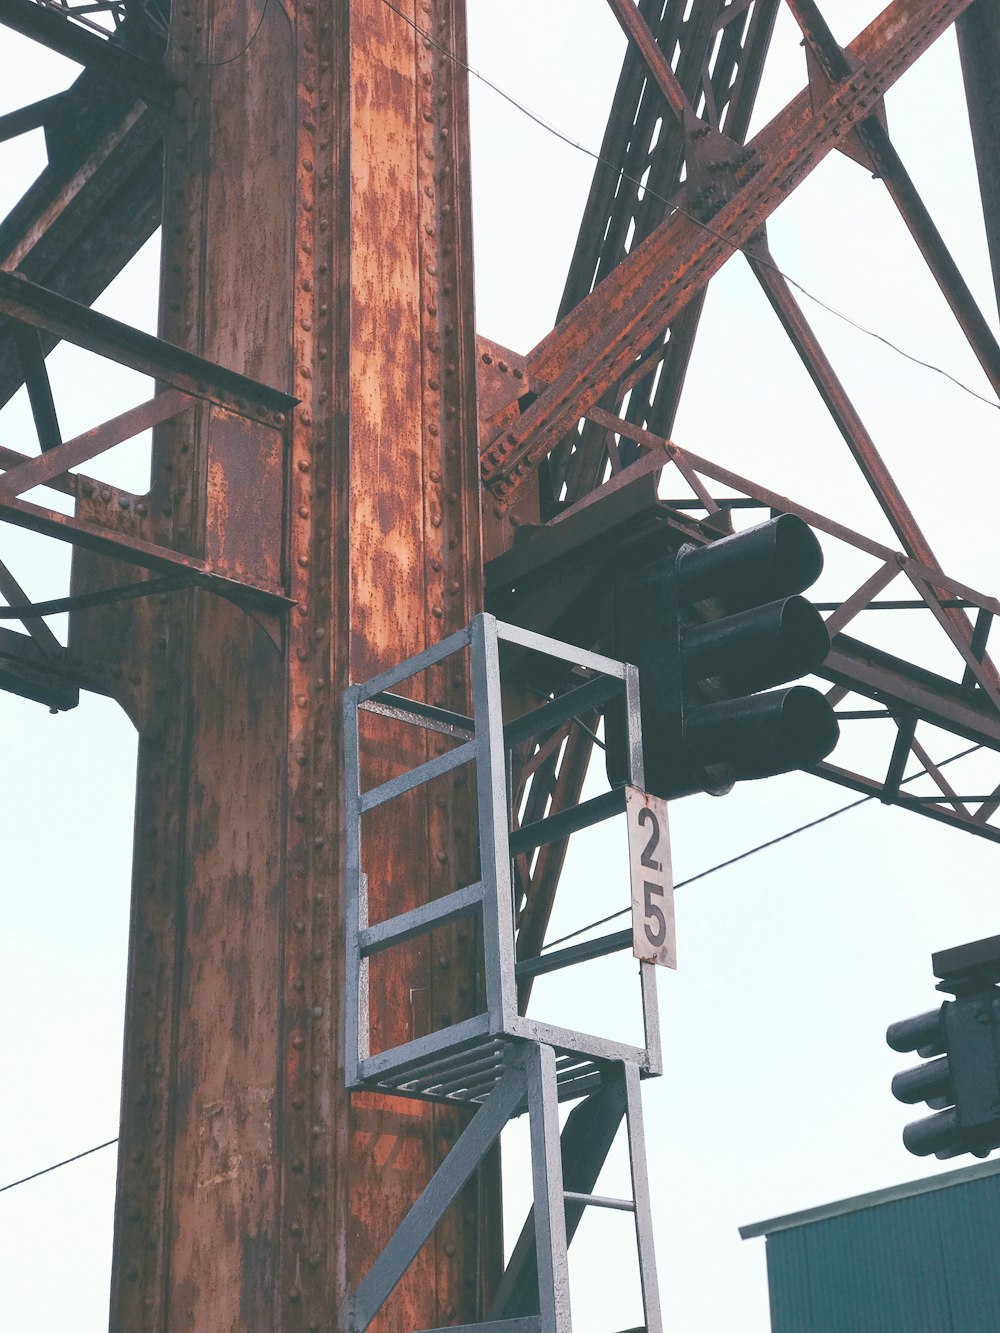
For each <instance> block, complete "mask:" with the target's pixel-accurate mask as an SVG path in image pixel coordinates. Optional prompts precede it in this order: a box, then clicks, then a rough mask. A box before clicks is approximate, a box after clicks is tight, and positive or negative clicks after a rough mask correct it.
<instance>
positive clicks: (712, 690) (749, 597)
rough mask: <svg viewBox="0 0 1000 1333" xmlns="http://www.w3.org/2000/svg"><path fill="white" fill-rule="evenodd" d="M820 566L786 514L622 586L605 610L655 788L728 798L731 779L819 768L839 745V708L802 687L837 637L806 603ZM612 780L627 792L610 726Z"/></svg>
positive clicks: (687, 549) (802, 531)
mask: <svg viewBox="0 0 1000 1333" xmlns="http://www.w3.org/2000/svg"><path fill="white" fill-rule="evenodd" d="M822 568H823V554H822V551H821V550H820V545H819V542H818V541H817V540H816V537H815V536H814V534H813V533H812V531H811V530H810V529H809V527H808V526H807V525H806V524H805V523H803V521H802V520H801V519H800V518H797V517H795V516H794V515H793V514H782V515H779V517H777V518H773V519H771V521H770V522H769V523H762V524H760V525H759V526H758V527H755V528H749V529H747V530H746V531H744V532H738V533H734V534H733V535H732V536H729V537H723V538H721V539H720V540H719V541H715V542H710V543H709V544H708V545H706V546H693V545H685V546H682V547H681V548H680V550H679V551H677V552H676V553H675V554H671V555H669V556H667V557H665V558H661V559H659V560H656V561H654V562H652V563H650V564H647V565H644V566H641V567H640V568H638V569H635V570H631V571H629V572H627V573H625V574H622V575H620V576H618V577H617V578H616V579H615V580H614V582H613V584H612V586H611V591H610V593H609V596H608V598H607V604H606V619H607V627H606V643H607V644H608V651H609V653H610V654H611V656H613V657H617V658H620V659H622V660H624V661H626V662H632V663H634V664H635V665H636V666H637V667H638V668H639V693H640V699H641V704H642V748H643V764H644V768H645V781H646V788H647V790H648V791H650V792H652V793H654V794H655V795H657V796H663V797H673V796H684V795H687V794H689V793H691V792H695V791H706V792H711V793H712V794H713V795H722V794H723V793H724V792H727V791H729V789H730V788H731V787H732V785H733V783H734V782H739V781H741V780H743V779H745V778H766V777H772V776H774V775H775V774H777V773H789V772H791V771H792V770H794V769H797V768H807V767H809V766H811V765H812V764H816V763H818V762H819V761H820V760H821V759H823V758H824V757H825V756H826V755H828V754H829V753H830V751H831V750H832V749H833V747H834V745H835V744H836V743H837V737H838V734H839V729H838V727H837V721H836V718H835V717H834V714H833V709H832V708H831V707H830V705H829V704H828V703H827V701H826V699H825V698H824V697H823V696H822V695H821V694H820V693H819V691H817V690H813V689H809V688H807V687H806V686H802V685H792V686H791V687H790V688H788V689H784V690H774V691H770V692H768V693H765V694H759V693H757V691H759V690H763V689H766V687H767V686H770V685H778V684H782V683H784V682H786V681H794V680H797V679H798V678H799V677H800V676H804V675H807V674H808V673H809V672H811V671H814V670H816V668H817V667H819V665H820V664H821V663H822V661H823V659H824V658H825V657H826V655H827V652H828V651H829V647H830V638H829V635H828V634H827V630H826V626H825V625H824V623H823V619H822V617H821V616H820V614H819V612H818V611H817V610H816V608H815V607H814V606H813V605H812V603H811V602H808V601H807V600H806V599H805V598H804V597H799V596H796V595H794V594H797V593H800V592H802V590H803V589H805V588H808V587H809V586H810V585H811V584H812V583H814V582H815V581H816V579H817V578H818V577H819V574H820V571H821V570H822ZM605 729H606V739H607V761H608V776H609V778H610V780H611V782H612V784H617V783H620V782H622V781H624V778H625V755H624V725H623V719H622V717H621V714H620V712H619V713H616V712H615V711H614V710H609V713H608V715H607V717H606V722H605Z"/></svg>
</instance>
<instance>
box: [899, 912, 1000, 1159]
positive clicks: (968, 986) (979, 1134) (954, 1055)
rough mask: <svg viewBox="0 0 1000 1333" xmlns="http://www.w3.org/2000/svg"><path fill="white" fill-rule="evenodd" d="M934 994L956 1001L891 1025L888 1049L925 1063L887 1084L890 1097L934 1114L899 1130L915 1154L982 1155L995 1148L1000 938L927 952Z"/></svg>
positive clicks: (999, 1105)
mask: <svg viewBox="0 0 1000 1333" xmlns="http://www.w3.org/2000/svg"><path fill="white" fill-rule="evenodd" d="M933 964H934V972H935V975H936V976H938V977H940V978H941V981H940V982H939V983H938V989H939V990H944V991H950V992H951V993H952V994H953V995H954V997H955V998H954V999H952V1000H945V1002H944V1003H943V1004H942V1005H941V1006H940V1008H938V1009H932V1010H930V1011H929V1012H928V1013H925V1014H918V1015H917V1016H916V1017H915V1018H904V1019H902V1020H901V1021H900V1022H898V1023H892V1024H890V1026H889V1029H888V1031H887V1032H886V1034H885V1036H886V1041H887V1042H888V1044H889V1045H890V1046H891V1047H892V1049H893V1050H894V1051H900V1052H903V1053H907V1052H910V1051H915V1052H916V1053H917V1055H919V1056H921V1057H922V1058H923V1059H924V1060H925V1061H926V1062H927V1063H925V1064H921V1065H916V1066H915V1067H913V1068H912V1069H904V1070H903V1071H902V1072H901V1073H899V1074H897V1075H896V1076H895V1077H894V1078H893V1080H892V1093H893V1096H894V1097H895V1098H896V1099H897V1100H898V1101H901V1102H906V1103H907V1104H908V1105H917V1104H918V1103H920V1102H925V1103H926V1104H927V1106H928V1107H929V1108H930V1109H931V1110H933V1111H935V1112H936V1114H934V1115H930V1116H925V1117H923V1119H921V1120H914V1121H911V1123H910V1124H908V1125H907V1126H906V1127H905V1129H904V1130H903V1144H904V1146H905V1147H906V1149H907V1150H908V1151H909V1152H911V1153H914V1154H915V1155H916V1156H918V1157H926V1156H929V1155H930V1154H931V1153H933V1154H934V1155H935V1156H936V1157H940V1158H948V1157H958V1156H961V1155H962V1154H963V1153H971V1154H972V1155H973V1156H975V1157H986V1156H987V1155H988V1154H989V1153H990V1152H992V1151H993V1149H994V1148H998V1147H1000V986H998V985H997V982H998V980H1000V935H998V936H993V937H992V938H990V939H986V940H976V941H974V942H973V943H972V944H964V945H961V946H960V947H959V948H956V949H947V950H944V951H943V952H941V953H936V954H934V955H933Z"/></svg>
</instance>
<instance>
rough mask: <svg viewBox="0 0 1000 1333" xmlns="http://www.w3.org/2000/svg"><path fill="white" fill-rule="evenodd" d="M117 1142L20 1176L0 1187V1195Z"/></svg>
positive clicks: (110, 1140)
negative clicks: (28, 1174) (18, 1178)
mask: <svg viewBox="0 0 1000 1333" xmlns="http://www.w3.org/2000/svg"><path fill="white" fill-rule="evenodd" d="M117 1142H118V1140H117V1138H114V1139H108V1141H107V1143H99V1144H98V1145H97V1146H96V1148H88V1149H87V1150H86V1152H78V1153H77V1154H76V1156H75V1157H67V1158H66V1160H65V1161H62V1162H53V1164H52V1165H51V1166H46V1167H43V1168H42V1170H41V1171H35V1172H34V1173H33V1174H32V1175H30V1176H22V1177H21V1179H20V1180H12V1181H11V1182H10V1184H9V1185H0V1194H3V1192H4V1190H12V1189H13V1188H14V1186H15V1185H26V1184H27V1183H28V1181H29V1180H37V1179H38V1177H39V1176H47V1175H48V1173H49V1172H50V1171H58V1170H59V1168H60V1167H61V1166H69V1164H70V1162H78V1161H79V1160H80V1158H81V1157H89V1156H90V1154H91V1153H94V1152H100V1151H101V1149H102V1148H110V1147H111V1145H112V1143H117Z"/></svg>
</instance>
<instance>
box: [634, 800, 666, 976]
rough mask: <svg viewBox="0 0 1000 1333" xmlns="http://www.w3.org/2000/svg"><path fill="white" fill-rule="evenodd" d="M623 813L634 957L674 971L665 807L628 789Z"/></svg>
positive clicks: (661, 802)
mask: <svg viewBox="0 0 1000 1333" xmlns="http://www.w3.org/2000/svg"><path fill="white" fill-rule="evenodd" d="M625 809H626V813H627V817H628V859H629V869H630V871H631V876H632V952H633V953H634V954H635V956H636V958H641V959H643V960H644V961H646V962H650V963H658V964H659V965H660V966H661V967H676V966H677V936H676V932H675V929H674V877H673V870H672V867H671V864H670V835H669V832H668V829H667V803H666V801H664V800H661V799H660V797H659V796H650V795H649V793H648V792H644V791H640V790H639V788H638V787H626V788H625Z"/></svg>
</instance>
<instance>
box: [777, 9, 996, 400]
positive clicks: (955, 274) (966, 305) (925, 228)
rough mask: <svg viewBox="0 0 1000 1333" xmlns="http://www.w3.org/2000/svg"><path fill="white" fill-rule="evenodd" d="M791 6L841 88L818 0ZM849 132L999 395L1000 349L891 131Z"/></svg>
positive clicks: (874, 125)
mask: <svg viewBox="0 0 1000 1333" xmlns="http://www.w3.org/2000/svg"><path fill="white" fill-rule="evenodd" d="M788 7H789V8H790V9H791V11H792V13H793V14H794V15H795V19H796V21H797V23H798V25H799V27H800V28H801V30H802V35H803V37H804V38H805V40H806V42H807V44H808V46H809V49H810V51H811V53H812V55H813V57H814V58H815V60H816V62H817V63H818V65H819V67H820V69H821V70H822V72H823V74H824V75H825V77H826V78H827V79H828V80H829V81H830V83H831V84H837V83H840V82H842V81H843V80H844V79H846V78H849V77H850V74H851V72H852V65H853V62H852V61H850V60H849V59H848V57H847V55H846V54H845V53H844V51H843V50H842V49H841V48H840V46H838V44H837V42H836V39H835V38H834V36H833V33H832V32H831V31H830V28H829V26H828V24H827V22H826V20H825V18H824V17H823V15H822V14H821V13H820V10H819V6H818V5H817V4H816V0H788ZM851 133H852V136H853V137H854V138H856V139H857V141H858V142H859V143H860V145H861V148H862V149H863V157H864V159H865V161H866V164H867V165H869V166H870V167H871V169H872V171H873V172H874V173H875V174H876V175H877V176H879V177H880V179H881V180H882V181H883V182H884V184H885V187H886V189H887V191H888V193H889V197H890V198H891V199H892V201H893V203H894V204H895V205H896V207H897V209H898V210H899V213H900V216H901V217H902V219H903V221H904V222H905V223H906V225H907V227H908V228H909V231H910V234H911V235H912V237H913V239H914V241H915V242H916V244H917V248H918V249H919V250H920V253H921V255H922V256H923V259H924V262H925V263H926V265H927V267H928V269H929V270H930V272H931V274H932V276H933V277H934V279H935V281H936V282H937V284H938V286H939V287H940V289H941V291H942V293H943V295H944V297H945V300H946V301H947V302H948V305H949V306H950V307H951V311H952V314H953V315H954V316H955V318H956V320H957V321H958V324H959V327H960V328H961V329H962V332H963V333H964V334H965V336H966V338H967V339H968V341H969V346H970V347H971V348H972V350H973V352H974V353H975V355H976V357H977V359H978V361H979V364H980V365H981V366H982V368H983V370H984V372H985V374H986V377H987V379H988V380H989V381H990V384H991V385H992V386H993V389H994V391H995V392H996V393H998V394H1000V344H998V343H997V340H996V337H995V335H994V333H993V330H992V329H991V328H990V326H989V325H988V324H987V322H986V320H985V318H984V317H983V313H982V311H981V310H980V309H979V306H978V305H977V303H976V300H975V297H974V296H973V295H972V292H971V291H970V289H969V285H968V283H967V282H966V281H965V279H964V278H963V276H962V273H961V271H960V269H959V267H958V265H957V264H956V263H955V261H954V259H953V258H952V255H951V251H950V250H949V249H948V247H947V245H946V244H945V242H944V238H943V237H942V235H941V233H940V232H939V231H938V229H937V227H936V225H935V223H934V220H933V218H932V217H931V215H930V213H929V211H928V209H927V206H926V205H925V204H924V201H923V200H922V199H921V197H920V195H919V193H918V192H917V188H916V186H915V185H914V184H913V181H912V180H911V179H910V175H909V172H907V170H906V168H905V167H904V165H903V163H902V161H901V159H900V157H899V154H898V153H897V152H896V149H895V147H894V146H893V143H892V140H891V139H890V138H889V132H888V130H887V129H886V127H885V125H884V124H883V123H882V120H881V119H880V118H879V117H878V116H877V115H873V116H870V117H869V118H868V119H867V120H864V121H862V122H861V123H860V124H858V125H856V126H855V127H854V129H853V130H852V132H851Z"/></svg>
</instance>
